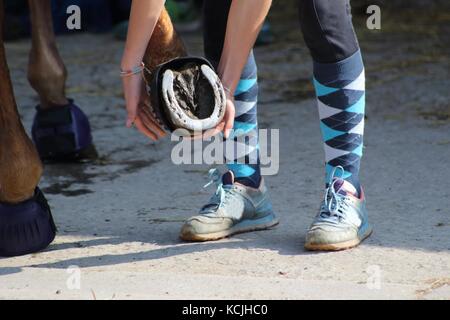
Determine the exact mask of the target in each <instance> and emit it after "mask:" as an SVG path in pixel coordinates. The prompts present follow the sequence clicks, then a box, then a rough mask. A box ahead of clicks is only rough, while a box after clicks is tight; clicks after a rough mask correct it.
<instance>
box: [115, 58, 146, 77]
mask: <svg viewBox="0 0 450 320" xmlns="http://www.w3.org/2000/svg"><path fill="white" fill-rule="evenodd" d="M144 69H145V64H144V63H143V62H141V64H140V65H139V66H137V67H134V68H132V69H131V70H120V76H121V77H129V76H132V75H135V74H138V73H141V72H142V71H144Z"/></svg>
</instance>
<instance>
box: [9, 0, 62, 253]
mask: <svg viewBox="0 0 450 320" xmlns="http://www.w3.org/2000/svg"><path fill="white" fill-rule="evenodd" d="M3 22H4V12H3V0H0V84H1V85H0V256H13V255H21V254H26V253H30V252H35V251H38V250H40V249H43V248H45V247H46V246H47V245H48V244H49V243H50V242H51V241H52V240H53V238H54V236H55V226H54V224H53V220H52V218H51V213H50V209H49V207H48V205H47V202H46V200H45V198H44V196H43V194H42V193H41V192H40V190H39V189H37V184H38V182H39V180H40V178H41V174H42V164H41V161H40V159H39V156H38V154H37V152H36V149H35V147H34V146H33V143H32V142H31V140H30V139H29V138H28V136H27V134H26V133H25V130H24V128H23V126H22V123H21V121H20V116H19V114H18V112H17V106H16V101H15V99H14V92H13V88H12V85H11V79H10V76H9V71H8V65H7V63H6V55H5V49H4V45H3Z"/></svg>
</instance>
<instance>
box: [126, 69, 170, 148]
mask: <svg viewBox="0 0 450 320" xmlns="http://www.w3.org/2000/svg"><path fill="white" fill-rule="evenodd" d="M122 83H123V91H124V95H125V101H126V109H127V114H128V115H127V121H126V126H127V127H128V128H131V127H132V126H133V125H135V126H136V128H137V129H138V130H139V131H140V132H141V133H142V134H144V135H145V136H147V137H148V138H150V139H152V140H154V141H156V140H158V139H159V138H162V137H164V136H165V135H166V132H165V131H164V129H163V128H162V127H161V126H160V125H159V123H158V121H157V120H156V119H155V118H154V116H153V115H152V113H151V112H150V97H149V96H148V94H147V92H146V90H145V83H144V80H143V78H142V75H141V74H135V75H132V76H128V77H124V78H123V79H122Z"/></svg>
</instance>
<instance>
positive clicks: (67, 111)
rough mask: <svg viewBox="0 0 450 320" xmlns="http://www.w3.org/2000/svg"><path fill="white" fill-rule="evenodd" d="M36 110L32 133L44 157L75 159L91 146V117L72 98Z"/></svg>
mask: <svg viewBox="0 0 450 320" xmlns="http://www.w3.org/2000/svg"><path fill="white" fill-rule="evenodd" d="M36 110H37V112H36V115H35V117H34V122H33V127H32V129H31V133H32V137H33V141H34V144H35V145H36V148H37V150H38V152H39V155H40V157H41V159H43V160H72V159H76V158H78V156H79V154H80V152H81V151H83V150H85V149H86V148H87V147H89V146H91V145H92V135H91V126H90V125H89V120H88V118H87V117H86V115H85V114H84V113H83V111H82V110H81V109H80V108H79V107H77V106H76V105H75V104H74V103H73V100H69V104H68V105H66V106H62V107H55V108H52V109H49V110H42V109H41V108H40V106H37V107H36Z"/></svg>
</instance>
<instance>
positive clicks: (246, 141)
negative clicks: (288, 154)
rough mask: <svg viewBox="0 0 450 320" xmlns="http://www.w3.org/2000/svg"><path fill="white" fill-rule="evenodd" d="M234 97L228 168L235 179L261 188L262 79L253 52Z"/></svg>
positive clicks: (228, 145) (227, 157) (228, 146)
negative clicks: (230, 154) (258, 105)
mask: <svg viewBox="0 0 450 320" xmlns="http://www.w3.org/2000/svg"><path fill="white" fill-rule="evenodd" d="M234 98H235V102H234V104H235V107H236V115H235V118H234V127H233V131H232V134H231V136H230V137H229V138H228V139H229V140H231V141H232V143H231V144H230V143H227V144H226V145H227V148H228V149H229V148H233V149H234V152H233V153H232V154H233V157H229V156H227V151H225V158H226V161H227V167H228V169H229V170H231V171H232V172H233V174H234V177H235V181H237V182H239V183H242V184H244V185H246V186H249V187H253V188H258V187H259V184H260V181H261V170H260V162H259V145H258V121H257V102H258V81H257V68H256V62H255V58H254V56H253V52H252V53H251V54H250V56H249V58H248V61H247V64H246V65H245V67H244V70H243V72H242V75H241V80H240V81H239V84H238V86H237V88H236V91H235V95H234ZM231 141H229V142H231ZM227 148H226V149H227Z"/></svg>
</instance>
